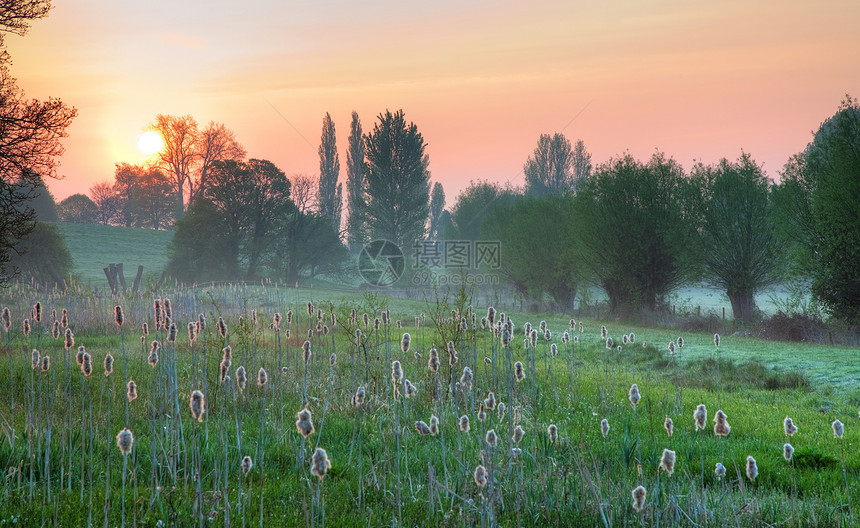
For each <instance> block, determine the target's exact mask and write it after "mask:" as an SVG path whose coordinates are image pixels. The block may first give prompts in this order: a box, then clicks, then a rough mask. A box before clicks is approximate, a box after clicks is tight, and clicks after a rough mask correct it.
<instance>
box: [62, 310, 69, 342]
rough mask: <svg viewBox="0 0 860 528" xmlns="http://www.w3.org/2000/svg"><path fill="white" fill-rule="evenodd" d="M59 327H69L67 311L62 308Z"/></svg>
mask: <svg viewBox="0 0 860 528" xmlns="http://www.w3.org/2000/svg"><path fill="white" fill-rule="evenodd" d="M60 326H62V327H63V328H68V327H69V311H68V310H66V309H65V308H63V316H62V317H60ZM69 348H71V347H69Z"/></svg>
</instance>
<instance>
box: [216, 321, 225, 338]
mask: <svg viewBox="0 0 860 528" xmlns="http://www.w3.org/2000/svg"><path fill="white" fill-rule="evenodd" d="M215 326H216V327H217V328H218V334H219V335H220V336H221V337H223V338H226V337H227V323H225V322H224V318H223V317H219V318H218V322H217V323H216V324H215Z"/></svg>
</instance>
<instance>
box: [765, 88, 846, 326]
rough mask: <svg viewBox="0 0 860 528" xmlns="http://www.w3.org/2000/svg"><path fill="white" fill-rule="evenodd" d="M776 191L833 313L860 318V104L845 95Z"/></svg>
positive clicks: (801, 257)
mask: <svg viewBox="0 0 860 528" xmlns="http://www.w3.org/2000/svg"><path fill="white" fill-rule="evenodd" d="M780 187H781V189H780V190H779V192H778V193H776V194H777V203H778V204H779V210H780V218H781V220H782V223H783V229H784V231H790V232H793V235H794V237H795V239H796V240H797V242H798V245H799V246H800V250H799V251H797V252H796V263H797V264H798V265H799V267H800V268H801V269H803V270H806V271H808V272H809V273H810V275H811V277H812V291H813V293H814V295H815V296H816V297H817V298H818V299H820V300H821V302H822V304H823V305H824V308H825V310H826V311H827V312H829V313H830V314H831V315H833V316H835V317H837V318H842V319H846V320H854V321H856V320H858V319H860V202H858V201H857V200H854V199H853V198H851V197H854V196H858V195H860V104H858V102H857V100H856V99H851V98H850V97H848V98H846V100H845V101H843V103H842V104H841V105H840V107H839V110H838V111H837V112H836V114H835V115H833V116H832V117H830V118H828V119H827V120H826V121H825V122H824V123H822V125H821V127H820V128H819V129H818V131H817V132H816V134H815V138H814V139H813V141H812V143H810V144H809V146H807V148H806V150H805V151H804V152H803V153H802V157H800V158H795V159H793V160H792V162H791V163H790V164H789V165H787V167H786V170H785V172H784V174H783V183H782V185H781V186H780Z"/></svg>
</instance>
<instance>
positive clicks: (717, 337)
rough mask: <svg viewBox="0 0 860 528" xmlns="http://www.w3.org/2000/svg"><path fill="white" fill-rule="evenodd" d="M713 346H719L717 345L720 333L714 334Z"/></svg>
mask: <svg viewBox="0 0 860 528" xmlns="http://www.w3.org/2000/svg"><path fill="white" fill-rule="evenodd" d="M714 346H715V347H718V348H719V346H720V334H714Z"/></svg>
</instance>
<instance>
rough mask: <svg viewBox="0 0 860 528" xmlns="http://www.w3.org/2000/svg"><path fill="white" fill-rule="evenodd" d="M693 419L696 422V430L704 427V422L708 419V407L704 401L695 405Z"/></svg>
mask: <svg viewBox="0 0 860 528" xmlns="http://www.w3.org/2000/svg"><path fill="white" fill-rule="evenodd" d="M693 421H694V422H695V423H696V431H698V430H699V429H704V428H705V423H706V422H707V421H708V409H707V407H705V404H704V403H700V404H699V405H698V406H696V410H695V411H693Z"/></svg>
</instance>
